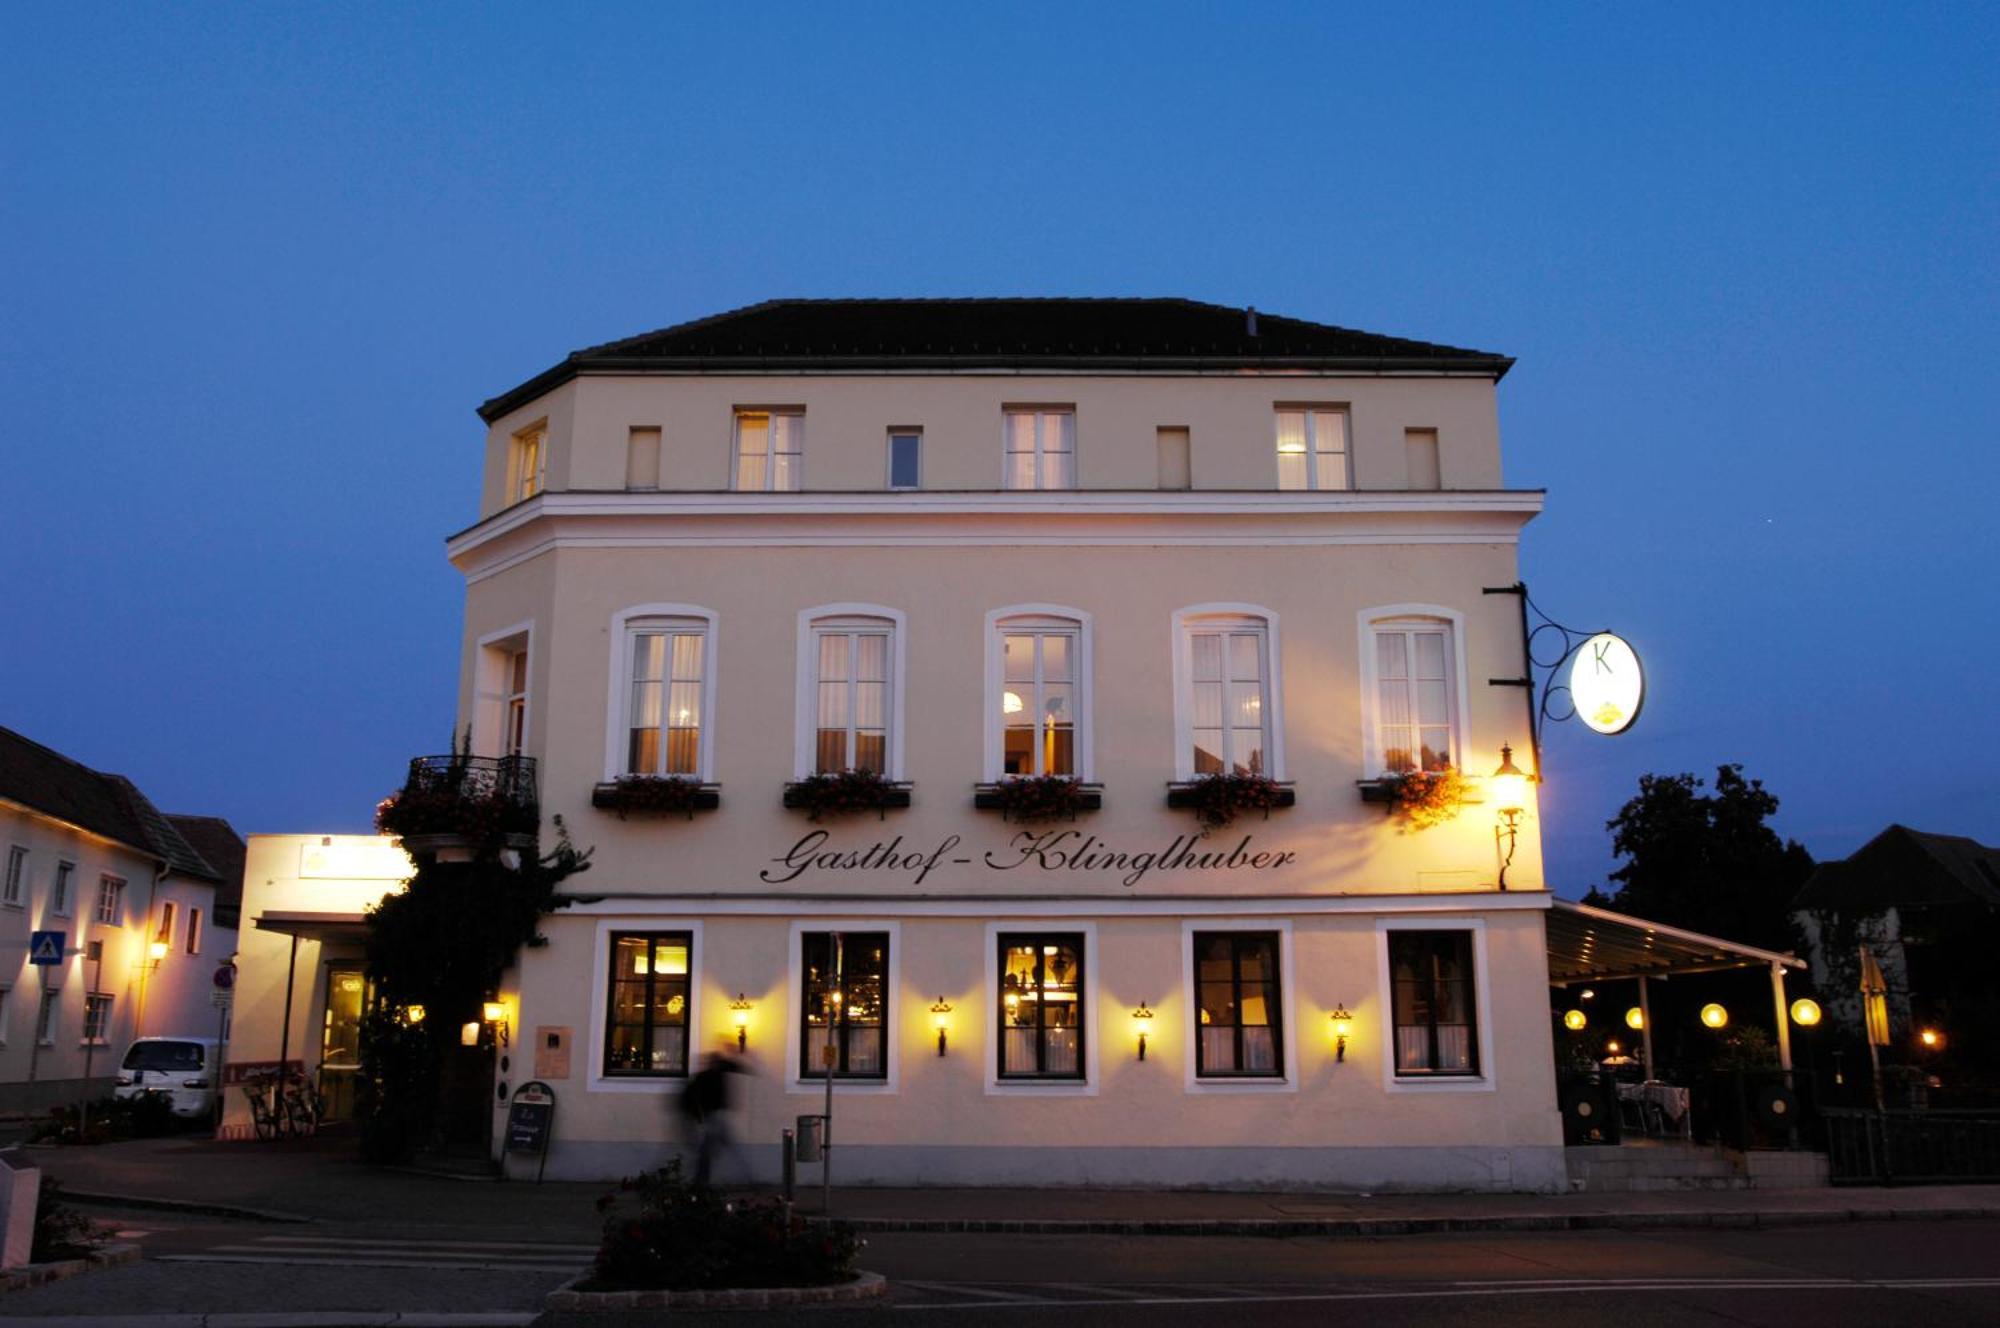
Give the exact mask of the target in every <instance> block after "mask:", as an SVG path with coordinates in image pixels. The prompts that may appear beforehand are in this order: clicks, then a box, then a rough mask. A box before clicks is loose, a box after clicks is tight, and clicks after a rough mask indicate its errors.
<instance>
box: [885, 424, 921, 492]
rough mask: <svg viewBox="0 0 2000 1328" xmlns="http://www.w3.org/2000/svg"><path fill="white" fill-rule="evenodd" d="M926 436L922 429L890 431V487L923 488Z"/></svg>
mask: <svg viewBox="0 0 2000 1328" xmlns="http://www.w3.org/2000/svg"><path fill="white" fill-rule="evenodd" d="M923 450H924V435H923V431H922V430H921V429H891V430H889V487H890V488H892V489H920V488H922V487H923V464H922V463H923Z"/></svg>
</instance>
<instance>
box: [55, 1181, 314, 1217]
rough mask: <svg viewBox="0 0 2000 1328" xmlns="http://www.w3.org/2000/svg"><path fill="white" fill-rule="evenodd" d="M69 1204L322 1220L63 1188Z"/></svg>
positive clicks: (192, 1201) (271, 1211) (234, 1206)
mask: <svg viewBox="0 0 2000 1328" xmlns="http://www.w3.org/2000/svg"><path fill="white" fill-rule="evenodd" d="M62 1197H63V1201H64V1202H65V1203H80V1204H95V1205H97V1206H98V1207H100V1208H145V1209H152V1210H156V1211H158V1212H162V1213H198V1214H200V1215H202V1216H204V1217H233V1218H236V1219H238V1220H240V1221H244V1222H283V1223H292V1224H304V1223H310V1222H316V1221H318V1220H319V1219H317V1218H312V1217H305V1216H302V1215H300V1214H298V1213H282V1212H279V1211H277V1210H276V1209H272V1208H244V1207H242V1206H240V1205H237V1204H222V1203H205V1202H203V1201H202V1200H199V1199H156V1198H153V1197H152V1196H150V1195H144V1194H106V1193H104V1192H103V1191H101V1190H72V1189H70V1188H69V1187H68V1186H67V1185H65V1186H63V1192H62Z"/></svg>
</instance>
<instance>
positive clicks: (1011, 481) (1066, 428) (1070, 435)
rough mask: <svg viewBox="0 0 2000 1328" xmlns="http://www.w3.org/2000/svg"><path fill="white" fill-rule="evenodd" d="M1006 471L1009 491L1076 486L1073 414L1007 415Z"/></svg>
mask: <svg viewBox="0 0 2000 1328" xmlns="http://www.w3.org/2000/svg"><path fill="white" fill-rule="evenodd" d="M1006 434H1007V471H1006V484H1007V487H1008V488H1010V489H1074V488H1075V487H1076V412H1075V411H1073V410H1069V409H1067V408H1063V409H1056V410H1046V409H1045V410H1029V409H1020V410H1009V411H1008V412H1006Z"/></svg>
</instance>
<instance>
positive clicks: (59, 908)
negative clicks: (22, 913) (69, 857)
mask: <svg viewBox="0 0 2000 1328" xmlns="http://www.w3.org/2000/svg"><path fill="white" fill-rule="evenodd" d="M75 877H76V864H75V863H74V862H58V863H57V864H56V878H55V881H54V882H53V883H52V884H51V885H50V886H49V911H50V912H51V913H54V914H55V915H56V916H57V917H60V918H66V917H68V916H69V889H70V882H71V881H72V880H73V879H75Z"/></svg>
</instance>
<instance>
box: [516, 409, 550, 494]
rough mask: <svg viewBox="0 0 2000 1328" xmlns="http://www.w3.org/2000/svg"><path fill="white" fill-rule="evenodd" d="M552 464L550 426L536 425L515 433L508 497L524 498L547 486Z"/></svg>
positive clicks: (545, 424)
mask: <svg viewBox="0 0 2000 1328" xmlns="http://www.w3.org/2000/svg"><path fill="white" fill-rule="evenodd" d="M548 465H549V426H548V424H547V423H546V422H544V423H541V424H536V425H532V426H530V427H529V428H526V429H523V430H521V432H519V433H517V434H515V435H514V443H513V447H512V449H511V452H510V455H509V457H508V461H507V501H508V502H509V503H518V502H523V501H525V500H527V499H529V498H532V497H534V496H535V495H536V494H538V493H540V492H541V491H542V490H543V488H544V487H546V484H547V480H548Z"/></svg>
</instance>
